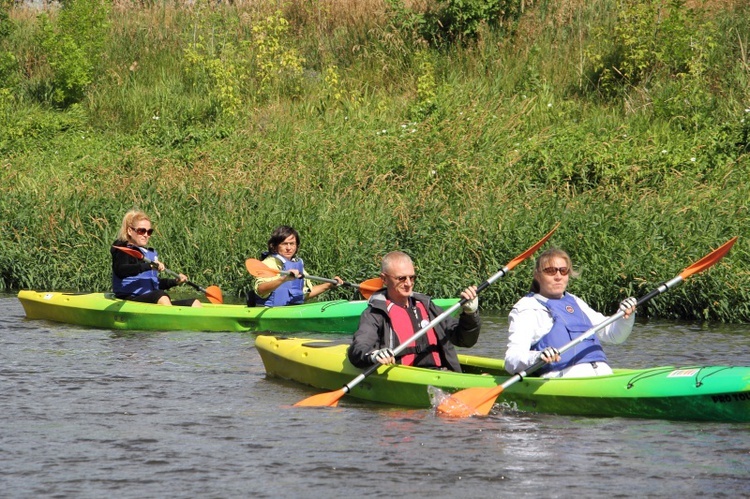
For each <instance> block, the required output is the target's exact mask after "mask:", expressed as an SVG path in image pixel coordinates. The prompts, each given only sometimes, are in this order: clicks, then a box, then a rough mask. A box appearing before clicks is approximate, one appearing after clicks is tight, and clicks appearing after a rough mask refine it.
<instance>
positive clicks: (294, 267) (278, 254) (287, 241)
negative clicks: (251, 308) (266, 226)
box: [248, 225, 344, 307]
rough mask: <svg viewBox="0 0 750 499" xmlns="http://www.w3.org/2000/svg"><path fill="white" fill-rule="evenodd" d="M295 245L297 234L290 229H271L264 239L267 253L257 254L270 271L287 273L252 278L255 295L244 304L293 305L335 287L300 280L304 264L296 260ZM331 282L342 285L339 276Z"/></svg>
mask: <svg viewBox="0 0 750 499" xmlns="http://www.w3.org/2000/svg"><path fill="white" fill-rule="evenodd" d="M299 245H300V237H299V233H298V232H297V231H296V230H294V229H293V228H292V227H289V226H288V225H282V226H280V227H276V228H275V229H274V231H273V232H272V233H271V238H270V239H269V240H268V250H267V251H264V252H263V253H262V254H261V259H262V260H263V263H265V264H266V265H268V266H269V267H270V268H272V269H276V270H279V271H283V272H289V274H284V275H281V274H279V275H277V276H273V277H256V278H255V280H254V282H253V292H254V294H255V296H254V297H253V296H251V297H250V298H249V302H248V305H258V306H262V307H280V306H284V305H297V304H300V303H304V302H305V301H307V300H309V299H311V298H314V297H316V296H318V295H319V294H321V293H323V292H325V291H328V290H329V289H332V288H335V287H336V285H335V284H331V283H323V284H313V283H312V281H310V280H309V279H304V272H305V264H304V262H303V261H302V259H301V258H298V257H297V251H298V250H299ZM334 279H335V280H336V281H338V283H339V285H341V284H343V283H344V281H342V280H341V278H340V277H339V276H336V277H335V278H334ZM253 301H254V303H253Z"/></svg>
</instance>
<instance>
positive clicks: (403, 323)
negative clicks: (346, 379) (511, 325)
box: [347, 251, 481, 372]
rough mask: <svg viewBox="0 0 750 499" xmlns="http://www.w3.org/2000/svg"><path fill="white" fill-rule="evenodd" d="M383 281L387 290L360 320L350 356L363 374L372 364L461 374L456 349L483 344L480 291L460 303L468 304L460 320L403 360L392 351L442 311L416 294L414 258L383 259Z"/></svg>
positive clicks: (470, 291)
mask: <svg viewBox="0 0 750 499" xmlns="http://www.w3.org/2000/svg"><path fill="white" fill-rule="evenodd" d="M380 277H381V278H382V279H383V283H384V285H385V289H383V290H380V291H378V292H376V293H374V294H373V295H372V296H371V297H370V300H369V302H368V306H367V308H366V309H365V311H364V312H362V315H361V317H360V320H359V328H358V329H357V331H356V332H355V333H354V336H353V338H352V343H351V345H350V346H349V349H348V351H347V355H348V357H349V361H350V362H351V363H352V364H354V365H355V366H357V367H359V368H365V367H369V366H371V365H373V364H376V363H380V364H383V365H387V364H403V365H408V366H416V367H425V368H432V369H446V370H451V371H456V372H461V365H460V364H459V362H458V355H457V354H456V349H455V346H459V347H471V346H474V344H475V343H476V342H477V339H478V338H479V330H480V325H481V321H480V318H479V314H478V313H477V309H478V307H479V299H478V298H477V288H476V286H470V287H468V288H466V289H465V290H464V291H463V292H462V293H461V297H462V298H464V299H466V300H469V301H468V302H467V303H466V304H465V305H464V306H463V311H462V313H461V315H460V316H459V318H458V319H456V318H454V317H447V318H446V319H445V320H443V321H442V322H440V323H439V324H437V325H435V327H434V328H432V329H430V330H429V331H428V332H427V333H426V334H424V335H422V336H421V337H420V338H419V339H417V340H416V342H412V344H411V345H409V346H407V348H405V349H404V350H403V351H402V352H401V353H400V354H399V356H398V357H396V356H394V354H393V349H394V348H396V347H398V346H399V345H401V343H402V342H403V341H406V340H407V339H409V338H410V337H412V336H413V335H414V334H415V333H416V332H417V331H420V330H421V329H422V328H424V327H425V326H427V325H428V324H429V323H430V322H431V321H432V320H433V319H434V318H435V317H437V316H438V315H440V314H441V313H443V311H442V310H441V309H440V308H439V307H438V306H437V305H435V304H434V303H433V302H432V300H431V298H430V297H429V296H427V295H424V294H421V293H416V292H414V284H415V282H416V279H417V276H416V274H415V272H414V264H413V263H412V260H411V257H409V255H407V254H406V253H403V252H401V251H393V252H391V253H388V254H387V255H385V256H384V257H383V260H382V262H381V273H380Z"/></svg>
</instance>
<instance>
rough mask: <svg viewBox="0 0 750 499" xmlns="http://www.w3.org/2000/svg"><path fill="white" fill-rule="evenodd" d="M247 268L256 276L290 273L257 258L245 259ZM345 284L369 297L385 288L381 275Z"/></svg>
mask: <svg viewBox="0 0 750 499" xmlns="http://www.w3.org/2000/svg"><path fill="white" fill-rule="evenodd" d="M245 268H246V269H247V271H248V272H250V274H252V275H253V276H255V277H275V276H277V275H289V272H288V271H286V270H279V269H274V268H271V267H269V266H268V265H266V264H265V263H263V262H261V261H260V260H256V259H255V258H248V259H247V260H245ZM302 277H303V278H305V279H310V280H311V281H320V282H327V283H330V284H335V285H338V281H336V280H335V279H328V278H326V277H318V276H314V275H308V274H304V275H303V276H302ZM343 285H344V286H347V287H350V288H359V292H360V293H362V296H364V297H365V298H368V299H369V298H370V296H372V294H373V293H374V292H375V291H379V290H380V289H382V288H383V280H382V279H381V278H380V277H373V278H372V279H368V280H366V281H364V282H362V283H361V284H352V283H350V282H344V284H343Z"/></svg>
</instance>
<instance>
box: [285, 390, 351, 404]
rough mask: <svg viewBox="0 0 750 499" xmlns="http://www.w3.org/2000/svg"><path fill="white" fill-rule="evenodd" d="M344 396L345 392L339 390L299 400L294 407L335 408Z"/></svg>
mask: <svg viewBox="0 0 750 499" xmlns="http://www.w3.org/2000/svg"><path fill="white" fill-rule="evenodd" d="M344 395H346V390H344V389H343V388H340V389H338V390H336V391H335V392H327V393H320V394H318V395H313V396H312V397H307V398H306V399H305V400H300V401H299V402H297V403H296V404H294V407H336V406H337V405H339V400H340V399H341V397H343V396H344Z"/></svg>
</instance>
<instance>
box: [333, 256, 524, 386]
mask: <svg viewBox="0 0 750 499" xmlns="http://www.w3.org/2000/svg"><path fill="white" fill-rule="evenodd" d="M508 270H509V269H508V267H503V268H502V269H500V270H499V271H498V272H497V273H495V274H494V275H492V277H490V278H489V279H487V280H486V281H484V282H483V283H482V284H480V285H479V286H477V295H478V294H479V293H480V292H481V291H483V290H485V289H487V288H488V287H489V286H490V285H492V283H494V282H495V281H497V280H498V279H500V278H501V277H503V276H504V275H505V274H507V273H508ZM469 301H471V300H467V299H466V298H461V300H460V301H459V302H458V303H454V304H453V305H451V306H450V307H449V308H448V309H447V310H446V311H444V312H443V313H442V314H440V315H438V316H437V317H435V318H434V319H432V320H431V321H430V323H429V324H427V325H426V326H425V327H423V328H422V329H420V330H419V331H417V332H416V333H414V335H412V336H411V337H410V338H409V339H407V340H406V341H404V342H402V343H401V344H400V345H399V346H397V347H396V348H394V349H393V355H394V356H395V355H398V354H400V353H401V352H403V351H404V350H406V349H407V348H409V345H410V344H411V343H413V342H414V341H416V340H418V339H419V338H421V337H422V336H424V335H425V334H427V332H428V331H429V330H430V329H432V328H433V327H435V326H437V325H438V324H440V323H441V322H443V321H444V320H445V319H446V318H447V317H448V316H450V315H451V314H452V313H453V312H455V311H456V310H458V309H459V308H460V307H462V306H463V305H465V304H466V303H468V302H469ZM381 365H382V364H380V363H375V364H373V365H371V366H370V367H368V368H367V369H365V370H364V371H362V373H361V374H360V375H359V376H357V377H356V378H354V379H353V380H351V381H350V382H349V383H347V384H345V385H344V387H343V389H344V392H345V393H349V392H350V391H351V390H352V388H354V387H355V386H357V385H358V384H359V383H360V382H362V380H364V379H365V378H366V377H368V376H369V375H371V374H372V373H374V372H375V371H377V370H378V368H379V367H380V366H381Z"/></svg>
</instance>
